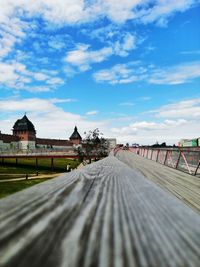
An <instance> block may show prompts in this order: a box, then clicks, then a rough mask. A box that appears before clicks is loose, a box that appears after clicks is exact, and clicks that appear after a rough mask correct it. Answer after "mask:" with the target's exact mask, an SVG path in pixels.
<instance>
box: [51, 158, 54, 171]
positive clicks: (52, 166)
mask: <svg viewBox="0 0 200 267" xmlns="http://www.w3.org/2000/svg"><path fill="white" fill-rule="evenodd" d="M53 169H54V165H53V158H51V170H52V171H53Z"/></svg>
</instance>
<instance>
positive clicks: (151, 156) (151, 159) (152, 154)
mask: <svg viewBox="0 0 200 267" xmlns="http://www.w3.org/2000/svg"><path fill="white" fill-rule="evenodd" d="M152 157H153V149H152V150H151V160H152Z"/></svg>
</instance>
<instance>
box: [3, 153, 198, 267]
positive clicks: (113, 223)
mask: <svg viewBox="0 0 200 267" xmlns="http://www.w3.org/2000/svg"><path fill="white" fill-rule="evenodd" d="M0 212H1V213H0V233H1V235H0V266H1V267H40V266H44V267H94V266H95V267H96V266H99V267H112V266H115V267H124V266H125V267H134V266H137V267H148V266H149V267H150V266H151V267H157V266H158V267H162V266H163V267H165V266H166V267H167V266H170V267H183V266H187V267H190V266H191V267H199V263H200V216H199V215H198V214H197V213H196V212H194V211H193V210H192V209H190V208H189V207H187V206H186V205H185V204H184V203H182V202H181V201H180V200H178V199H177V198H175V197H174V196H172V195H171V194H169V193H167V192H165V191H164V190H162V189H161V188H160V187H158V186H156V185H155V184H154V183H152V182H150V181H148V180H147V179H146V178H144V177H143V176H142V175H141V174H140V173H138V172H136V171H134V170H132V169H131V168H129V167H128V166H127V165H126V164H124V163H123V162H121V161H119V160H118V159H116V158H115V157H112V156H110V157H108V158H106V159H104V160H101V161H99V162H96V163H94V164H91V165H88V166H87V167H84V168H82V169H80V170H76V171H73V172H71V173H67V174H64V175H62V176H61V177H58V178H55V179H53V180H51V181H47V182H44V183H42V184H39V185H36V186H34V187H32V188H29V189H27V190H24V191H22V192H18V193H16V194H14V195H12V196H10V197H8V198H5V199H4V200H1V201H0Z"/></svg>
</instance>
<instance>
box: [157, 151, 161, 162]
mask: <svg viewBox="0 0 200 267" xmlns="http://www.w3.org/2000/svg"><path fill="white" fill-rule="evenodd" d="M159 153H160V149H158V153H157V156H156V162H158V157H159Z"/></svg>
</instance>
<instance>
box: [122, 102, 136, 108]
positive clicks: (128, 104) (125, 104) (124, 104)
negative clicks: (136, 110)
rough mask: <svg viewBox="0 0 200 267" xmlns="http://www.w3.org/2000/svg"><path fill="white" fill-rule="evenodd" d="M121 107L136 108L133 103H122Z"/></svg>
mask: <svg viewBox="0 0 200 267" xmlns="http://www.w3.org/2000/svg"><path fill="white" fill-rule="evenodd" d="M119 105H120V106H128V107H130V106H134V105H135V104H134V103H132V102H123V103H120V104H119Z"/></svg>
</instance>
